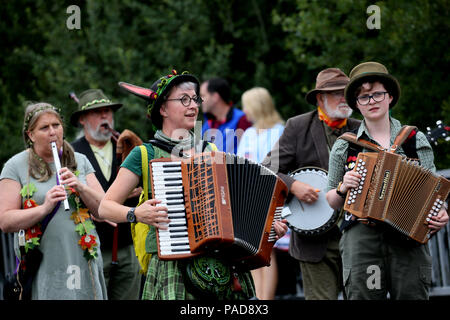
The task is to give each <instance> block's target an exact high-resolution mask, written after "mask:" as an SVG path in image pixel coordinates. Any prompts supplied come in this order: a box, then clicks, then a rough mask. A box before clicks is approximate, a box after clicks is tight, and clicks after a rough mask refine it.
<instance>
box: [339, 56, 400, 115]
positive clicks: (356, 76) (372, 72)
mask: <svg viewBox="0 0 450 320" xmlns="http://www.w3.org/2000/svg"><path fill="white" fill-rule="evenodd" d="M377 81H378V82H381V83H382V84H383V85H384V87H385V88H386V90H387V91H388V92H389V95H391V96H392V101H391V103H390V104H389V108H390V109H391V108H392V107H394V106H395V104H396V103H397V101H398V99H399V98H400V84H399V82H398V81H397V79H396V78H395V77H394V76H392V75H390V74H389V72H388V70H387V68H386V67H385V66H384V65H382V64H381V63H378V62H373V61H369V62H364V63H361V64H358V65H357V66H356V67H354V68H353V69H352V71H351V72H350V82H349V83H348V85H347V86H346V87H345V90H344V95H345V100H347V104H348V106H349V107H350V108H352V109H353V110H357V111H359V109H358V108H357V107H356V96H355V93H356V90H357V89H358V88H359V87H360V86H361V85H362V84H363V83H366V82H371V83H373V82H377Z"/></svg>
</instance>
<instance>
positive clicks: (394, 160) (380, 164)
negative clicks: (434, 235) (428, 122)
mask: <svg viewBox="0 0 450 320" xmlns="http://www.w3.org/2000/svg"><path fill="white" fill-rule="evenodd" d="M353 170H355V171H357V172H358V173H360V174H361V175H362V176H363V177H362V179H361V181H360V185H359V187H358V188H354V189H351V190H349V192H348V194H347V197H346V199H345V204H344V210H347V211H348V212H350V213H352V214H353V215H355V216H356V217H358V218H360V219H368V220H370V219H374V220H378V221H382V222H384V223H387V224H388V225H390V226H392V227H393V228H394V229H396V230H397V231H399V232H400V233H402V234H404V235H406V236H407V237H409V238H411V239H414V240H416V241H418V242H420V243H426V242H427V241H428V239H429V232H430V229H429V228H428V221H430V219H431V217H432V216H433V215H437V214H438V212H439V211H440V209H441V208H442V206H443V204H444V201H445V200H446V199H447V197H448V194H449V190H450V181H449V180H447V179H445V178H444V177H441V176H437V175H436V174H434V173H432V172H431V171H430V170H428V169H425V168H423V167H421V166H420V165H419V164H418V162H417V161H415V160H413V159H408V158H405V157H402V156H401V155H398V154H395V153H391V152H386V151H380V152H367V153H359V155H358V157H357V159H356V165H355V167H354V169H353Z"/></svg>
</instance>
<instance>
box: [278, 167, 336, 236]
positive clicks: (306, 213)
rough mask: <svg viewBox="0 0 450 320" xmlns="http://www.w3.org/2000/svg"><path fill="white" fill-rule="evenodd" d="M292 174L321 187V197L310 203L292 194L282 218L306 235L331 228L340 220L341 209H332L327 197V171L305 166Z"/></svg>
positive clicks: (292, 227)
mask: <svg viewBox="0 0 450 320" xmlns="http://www.w3.org/2000/svg"><path fill="white" fill-rule="evenodd" d="M290 176H291V177H293V178H294V179H295V180H298V181H300V182H303V183H307V184H309V185H311V186H312V187H314V188H315V189H319V190H320V191H319V193H318V194H319V198H318V199H317V201H315V202H314V203H311V204H308V203H305V202H301V201H300V200H298V199H297V198H296V197H295V196H293V195H292V197H290V199H288V200H286V203H285V204H284V207H283V211H282V213H281V217H282V219H286V220H287V225H288V227H289V228H291V229H292V230H293V231H295V232H297V233H299V234H301V235H304V236H318V235H321V234H323V233H325V232H327V231H328V230H330V229H331V228H332V227H333V226H334V225H335V224H336V222H337V221H338V219H339V216H340V211H337V210H334V209H332V208H331V207H330V206H329V204H328V201H327V199H326V197H325V194H326V188H327V171H326V170H324V169H321V168H318V167H303V168H299V169H297V170H295V171H294V172H292V173H291V174H290Z"/></svg>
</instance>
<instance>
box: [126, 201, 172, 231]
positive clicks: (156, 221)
mask: <svg viewBox="0 0 450 320" xmlns="http://www.w3.org/2000/svg"><path fill="white" fill-rule="evenodd" d="M160 203H161V200H158V199H150V200H147V201H145V202H144V203H143V204H141V205H140V206H139V207H137V208H136V211H135V212H134V214H135V215H136V221H137V222H142V223H145V224H148V225H151V226H155V227H156V228H159V229H162V230H167V228H168V223H169V222H170V219H169V218H168V209H167V207H166V206H162V205H158V204H160Z"/></svg>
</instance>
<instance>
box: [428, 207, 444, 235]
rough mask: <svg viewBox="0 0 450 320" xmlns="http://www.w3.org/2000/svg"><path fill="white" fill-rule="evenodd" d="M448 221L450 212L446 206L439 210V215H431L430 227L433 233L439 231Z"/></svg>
mask: <svg viewBox="0 0 450 320" xmlns="http://www.w3.org/2000/svg"><path fill="white" fill-rule="evenodd" d="M447 223H448V213H447V210H445V209H444V208H442V209H441V211H439V213H438V215H437V216H433V217H431V220H430V221H429V222H428V228H430V229H431V232H430V233H431V234H433V233H436V232H438V231H439V230H441V229H442V228H443V227H445V225H446V224H447Z"/></svg>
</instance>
